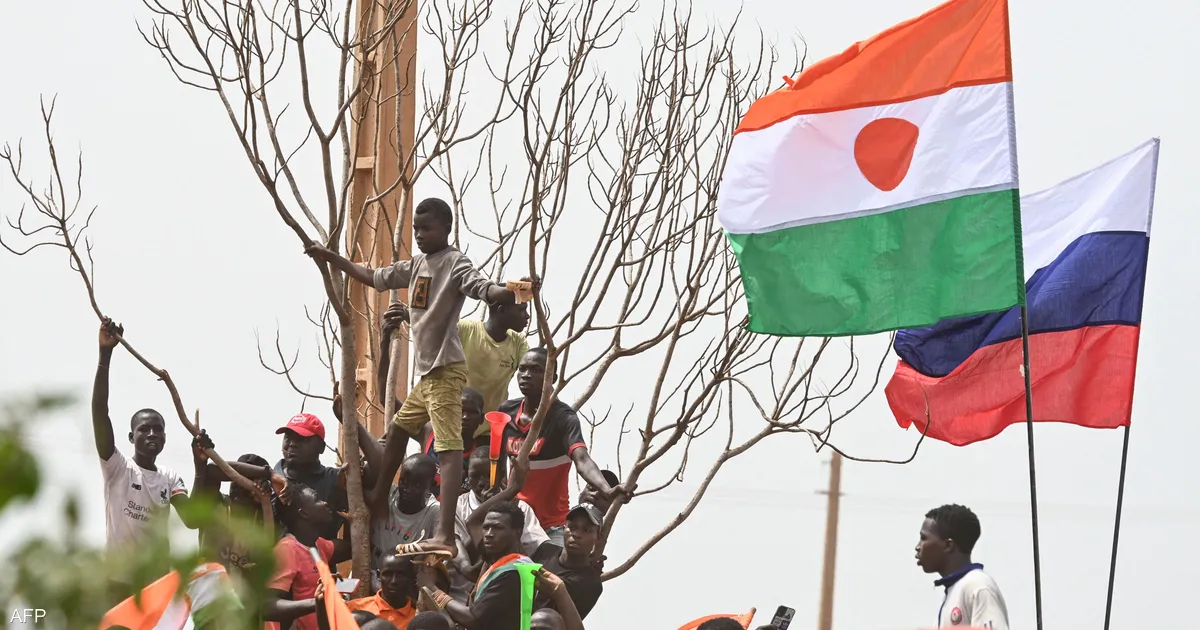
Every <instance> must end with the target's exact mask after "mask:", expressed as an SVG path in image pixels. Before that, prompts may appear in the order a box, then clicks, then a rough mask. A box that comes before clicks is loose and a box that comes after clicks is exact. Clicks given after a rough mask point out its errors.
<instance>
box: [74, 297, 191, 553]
mask: <svg viewBox="0 0 1200 630" xmlns="http://www.w3.org/2000/svg"><path fill="white" fill-rule="evenodd" d="M122 332H123V330H122V328H121V327H120V326H118V325H116V324H114V323H113V322H112V321H111V320H109V319H105V320H104V322H103V323H101V325H100V359H99V362H98V363H97V366H96V380H95V383H94V384H93V387H92V429H93V431H94V434H95V438H96V453H97V454H98V455H99V456H100V470H101V471H102V472H103V474H104V503H105V515H106V518H105V533H106V534H107V540H108V549H109V551H113V550H121V549H129V548H131V547H133V546H134V545H135V544H137V543H138V542H141V541H144V540H145V539H146V538H147V537H149V536H151V535H152V529H153V528H162V531H166V518H167V514H168V513H169V511H170V506H174V507H175V508H176V510H179V509H180V508H181V507H182V506H183V505H184V503H186V502H187V500H188V496H187V487H186V486H184V484H183V479H182V478H180V476H179V474H178V473H176V472H175V471H173V470H171V469H169V468H166V467H165V466H159V465H158V464H157V459H158V455H159V454H160V453H162V449H163V446H164V445H165V444H166V441H167V438H166V421H164V420H163V417H162V415H161V414H159V413H158V412H157V411H154V410H153V409H142V410H141V411H138V412H137V413H135V414H133V418H132V419H131V420H130V421H129V443H130V444H132V445H133V457H130V458H127V457H125V456H124V455H122V454H121V452H120V451H118V450H117V448H116V438H115V436H114V431H113V426H112V419H110V418H109V415H108V371H109V363H110V361H111V360H112V352H113V349H114V348H115V347H116V346H117V344H118V343H120V341H119V339H120V335H121V333H122ZM179 517H180V520H182V521H183V524H184V525H186V526H187V527H188V528H189V529H196V528H197V527H198V526H199V523H198V522H193V520H194V519H190V518H189V517H188V516H187V511H186V510H185V511H182V512H179Z"/></svg>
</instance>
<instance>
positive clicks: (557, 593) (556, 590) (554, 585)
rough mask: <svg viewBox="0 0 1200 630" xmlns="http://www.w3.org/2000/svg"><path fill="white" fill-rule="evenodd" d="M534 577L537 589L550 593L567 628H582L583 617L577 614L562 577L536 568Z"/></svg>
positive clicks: (568, 629) (570, 629) (580, 629)
mask: <svg viewBox="0 0 1200 630" xmlns="http://www.w3.org/2000/svg"><path fill="white" fill-rule="evenodd" d="M534 578H535V579H536V580H537V582H536V583H537V588H538V590H539V591H541V592H542V593H548V594H549V595H550V601H551V602H553V603H554V609H555V610H557V611H558V614H559V615H561V616H562V618H563V622H564V623H566V626H567V630H583V619H582V618H580V616H579V609H578V608H576V607H575V602H574V601H573V600H572V599H571V594H570V593H568V592H567V586H566V585H565V584H563V581H562V579H560V578H559V577H558V576H557V575H554V574H553V573H551V572H549V571H547V570H545V569H538V571H537V573H534Z"/></svg>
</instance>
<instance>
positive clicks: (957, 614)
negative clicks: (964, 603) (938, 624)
mask: <svg viewBox="0 0 1200 630" xmlns="http://www.w3.org/2000/svg"><path fill="white" fill-rule="evenodd" d="M950 623H952V624H954V625H956V626H957V625H958V624H960V623H962V609H960V608H959V607H958V606H955V607H954V608H952V609H951V610H950Z"/></svg>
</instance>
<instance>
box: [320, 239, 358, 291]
mask: <svg viewBox="0 0 1200 630" xmlns="http://www.w3.org/2000/svg"><path fill="white" fill-rule="evenodd" d="M304 253H305V254H308V255H309V256H311V257H312V258H313V260H316V261H318V262H324V263H329V265H330V266H332V267H333V268H335V269H338V270H341V271H343V272H345V273H346V275H348V276H350V277H351V278H354V279H355V280H358V281H359V282H361V283H363V284H365V285H367V286H369V287H373V286H375V270H374V269H371V268H370V267H364V266H362V265H359V264H357V263H354V262H351V261H350V260H348V259H346V257H344V256H342V255H341V254H338V253H337V252H334V251H333V250H331V249H329V248H328V247H325V246H324V245H321V244H320V243H317V242H315V241H314V242H313V243H312V244H310V245H309V246H308V247H305V248H304Z"/></svg>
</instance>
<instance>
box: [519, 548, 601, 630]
mask: <svg viewBox="0 0 1200 630" xmlns="http://www.w3.org/2000/svg"><path fill="white" fill-rule="evenodd" d="M562 551H563V550H562V547H559V546H558V545H554V544H549V545H546V546H545V547H544V548H543V549H542V550H541V551H539V552H538V555H537V557H536V558H534V560H536V561H537V562H539V563H541V565H542V567H543V568H545V569H546V570H547V571H549V572H551V573H553V574H554V575H557V576H558V578H559V579H560V580H562V582H563V586H566V587H567V594H568V595H570V596H571V601H572V602H574V603H575V609H576V610H578V611H579V618H580V619H583V618H585V617H587V616H588V613H590V612H592V609H593V608H595V607H596V602H598V601H600V594H601V593H603V592H604V582H603V581H601V579H600V571H598V570H596V567H594V566H592V565H590V564H589V565H588V566H586V567H581V568H573V567H566V566H563V563H562ZM542 605H545V606H550V605H551V602H550V601H549V598H545V597H543V598H542ZM560 612H561V611H560Z"/></svg>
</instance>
